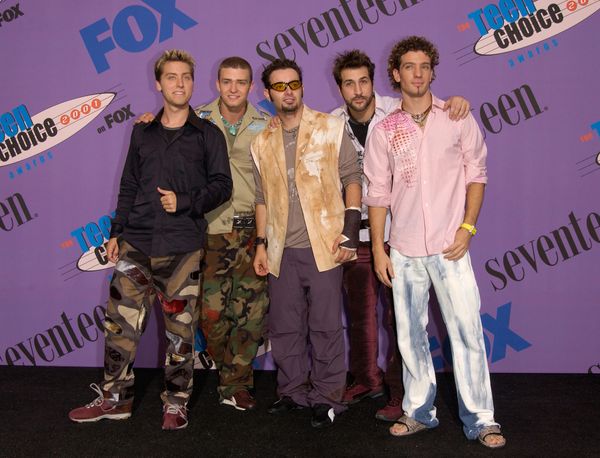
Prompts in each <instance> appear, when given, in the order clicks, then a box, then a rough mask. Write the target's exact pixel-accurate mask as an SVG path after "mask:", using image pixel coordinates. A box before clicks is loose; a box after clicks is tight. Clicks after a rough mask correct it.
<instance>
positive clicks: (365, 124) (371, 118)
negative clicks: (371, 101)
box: [348, 112, 375, 127]
mask: <svg viewBox="0 0 600 458" xmlns="http://www.w3.org/2000/svg"><path fill="white" fill-rule="evenodd" d="M374 117H375V112H373V114H372V115H371V117H370V118H369V119H367V120H366V121H357V120H356V119H354V118H353V117H352V116H350V115H348V121H350V123H351V124H354V125H356V126H363V127H364V126H368V125H369V124H370V123H371V121H372V120H373V118H374Z"/></svg>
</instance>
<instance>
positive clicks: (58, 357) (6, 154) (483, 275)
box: [0, 0, 600, 372]
mask: <svg viewBox="0 0 600 458" xmlns="http://www.w3.org/2000/svg"><path fill="white" fill-rule="evenodd" d="M499 3H501V4H502V5H499ZM510 3H512V2H510V1H508V2H498V1H495V2H491V3H487V2H483V1H466V0H461V1H455V2H441V1H433V0H427V1H425V0H422V1H403V0H318V1H317V0H305V1H303V2H298V1H282V0H278V1H271V0H245V1H242V0H234V1H231V2H228V3H227V4H223V5H222V6H219V2H197V1H193V0H164V1H157V0H144V1H137V0H123V1H104V2H80V1H75V0H56V1H51V2H36V1H31V0H23V1H20V2H18V3H17V2H15V1H14V0H13V1H8V0H1V1H0V39H1V40H2V43H3V44H4V48H5V50H6V53H4V55H3V66H2V77H1V84H2V96H1V102H0V128H1V130H0V141H1V142H2V145H0V244H1V245H0V250H1V254H2V262H1V267H0V269H1V278H2V282H1V285H2V286H1V292H2V296H1V297H2V302H1V305H0V316H1V319H0V323H1V330H2V332H1V333H0V364H4V365H5V364H17V365H23V364H24V365H56V366H100V365H101V364H102V352H103V347H102V343H103V338H102V336H101V333H100V331H99V328H98V326H100V325H101V322H100V321H101V319H102V307H105V304H106V299H107V292H108V291H107V285H108V281H109V277H110V275H111V270H110V269H109V268H108V267H110V266H108V265H106V264H105V262H106V261H105V260H104V257H103V248H102V242H103V241H104V240H103V234H104V233H106V230H107V222H108V218H107V216H106V215H110V213H111V212H112V211H113V209H114V206H115V202H116V192H117V184H118V179H119V176H120V171H121V167H122V164H123V160H124V155H125V152H126V148H127V144H128V141H129V134H130V131H131V125H132V120H133V119H134V118H135V117H136V116H138V115H139V114H141V113H143V112H145V111H155V110H157V109H158V108H159V107H160V105H161V98H160V96H159V94H158V93H157V92H156V90H155V89H154V82H153V75H152V64H153V62H154V60H155V59H156V58H157V56H159V55H160V53H161V52H162V51H163V50H165V49H170V48H183V49H186V50H188V51H190V52H191V53H192V54H193V55H194V56H195V58H196V60H197V69H196V84H195V94H194V96H193V99H192V104H193V105H194V106H196V105H198V104H200V103H203V102H207V101H210V100H212V99H213V98H214V97H215V96H216V95H217V94H216V90H215V87H214V80H215V77H216V66H217V64H218V62H219V60H220V59H222V58H223V57H225V56H229V55H241V56H244V57H246V58H247V59H248V60H249V61H250V62H251V63H252V65H253V66H254V68H255V72H254V77H255V78H257V79H258V80H257V81H256V87H255V88H254V90H253V92H252V94H251V97H250V99H251V101H252V102H253V103H255V104H258V103H261V102H263V97H262V87H261V85H260V81H259V76H260V70H261V68H262V65H263V64H265V63H266V62H267V61H268V59H269V58H272V57H269V56H277V55H280V56H283V55H285V56H287V57H290V58H294V57H295V59H296V60H297V61H298V63H299V64H300V65H301V66H302V68H303V69H304V82H305V101H306V103H307V104H308V105H309V106H311V107H312V108H316V109H319V110H322V111H330V110H331V109H333V108H335V107H336V106H338V105H339V104H340V103H341V98H340V96H339V93H338V91H337V88H336V86H335V83H334V81H333V78H332V77H331V71H330V69H331V62H332V59H333V57H334V56H335V54H336V53H337V52H341V51H344V50H347V49H351V48H360V49H363V50H364V51H366V52H367V53H368V54H369V55H370V56H371V57H372V59H373V60H374V61H375V62H376V65H377V69H376V76H375V87H376V89H377V91H378V92H379V93H381V94H385V95H393V93H392V91H391V89H390V85H389V83H388V80H387V76H386V71H385V69H386V57H387V55H388V53H389V51H390V49H391V46H392V45H393V43H394V42H395V41H397V40H398V39H400V38H402V37H404V36H406V35H411V34H419V35H424V36H427V37H428V38H430V39H431V40H432V41H434V42H435V43H436V44H437V45H438V46H439V50H440V55H441V63H440V65H439V67H438V68H437V79H436V81H435V83H434V85H433V91H434V92H435V93H436V95H438V96H440V97H447V96H449V95H454V94H460V95H463V96H465V97H466V98H467V99H469V100H470V102H471V104H472V107H473V114H474V116H475V117H476V118H477V120H478V121H479V122H480V126H481V127H482V129H483V130H484V132H485V134H486V140H487V144H488V148H489V158H488V170H489V185H488V188H487V193H486V199H485V204H484V209H483V212H482V215H481V218H480V221H479V224H478V234H477V237H476V238H475V240H474V241H473V244H472V250H471V254H472V259H473V263H474V267H475V270H476V275H477V278H478V281H479V285H480V290H481V296H482V310H481V312H482V318H483V323H484V331H485V337H486V343H487V344H488V354H489V360H490V365H491V366H490V367H491V370H492V371H493V372H583V371H586V370H587V368H588V367H589V366H591V365H592V364H596V363H598V361H599V360H600V333H599V332H598V323H599V322H600V308H599V307H598V305H599V303H598V301H599V299H598V297H600V294H599V293H600V286H599V285H600V282H599V281H598V270H599V269H598V259H599V258H598V253H600V204H599V202H598V188H599V187H598V180H599V179H600V172H599V171H600V165H599V160H600V157H599V151H600V147H599V145H600V141H599V133H600V114H599V113H598V110H597V107H596V105H597V103H593V100H597V96H594V94H596V93H597V92H598V90H599V89H600V84H599V83H598V64H597V54H598V53H597V50H595V47H594V43H595V42H597V37H598V34H597V30H598V27H599V26H600V21H599V18H600V15H598V14H594V13H595V12H596V11H597V10H598V9H599V8H600V1H598V0H596V1H593V0H589V1H588V0H579V1H567V2H564V1H561V2H556V3H553V2H550V1H545V0H539V1H536V2H531V1H516V2H515V5H514V6H513V7H512V8H506V7H505V5H506V4H510ZM490 27H491V31H490V32H488V30H487V29H488V28H490ZM475 49H477V51H478V53H476V52H475ZM97 245H99V248H96V246H97ZM431 321H432V322H431V334H430V335H431V348H432V354H433V356H434V358H435V364H436V367H437V368H438V369H441V368H443V367H445V366H447V365H448V358H449V349H448V348H447V343H446V340H445V334H444V332H443V331H442V330H441V329H443V326H440V325H439V324H440V319H439V315H438V314H436V313H435V312H434V313H432V320H431ZM438 328H439V329H440V330H438ZM158 334H159V332H158V330H157V325H156V319H155V317H154V318H153V320H152V322H151V324H150V326H149V328H148V330H147V332H146V334H145V336H144V338H143V341H142V349H141V351H140V352H139V357H138V361H137V364H138V366H156V365H160V364H161V357H160V356H157V355H158V354H159V352H158V351H157V347H158V346H159V342H162V339H159V338H158ZM385 345H387V343H386V342H382V347H385ZM264 358H265V357H264V356H263V357H261V358H259V360H258V365H260V366H261V367H270V364H269V362H268V361H265V359H264Z"/></svg>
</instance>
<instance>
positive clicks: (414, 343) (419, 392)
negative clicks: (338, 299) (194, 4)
mask: <svg viewBox="0 0 600 458" xmlns="http://www.w3.org/2000/svg"><path fill="white" fill-rule="evenodd" d="M390 259H391V262H392V266H393V268H394V275H395V278H394V279H393V280H392V290H393V294H394V311H395V314H396V326H397V332H398V347H399V348H400V353H402V364H403V382H404V389H405V394H404V400H403V402H402V408H403V410H404V412H405V414H406V415H407V416H409V417H411V418H414V419H415V420H417V421H419V422H421V423H423V424H425V425H427V426H428V427H430V428H434V427H436V426H437V425H438V423H439V421H438V419H437V418H436V408H435V406H434V404H433V403H434V400H435V395H436V380H435V371H434V368H433V362H432V360H431V353H430V352H429V339H428V336H427V331H426V329H425V328H426V326H427V322H428V302H429V288H430V286H431V285H432V284H433V287H434V289H435V292H436V295H437V298H438V302H439V304H440V310H441V312H442V317H443V319H444V322H445V324H446V328H447V331H448V337H449V338H450V344H451V347H452V360H453V362H454V381H455V383H456V390H457V395H458V408H459V415H460V419H461V420H462V422H463V425H464V426H463V431H464V433H465V435H466V436H467V438H469V439H476V438H477V435H478V434H479V431H480V430H481V429H482V428H484V427H485V426H490V425H497V423H496V422H495V421H494V403H493V400H492V390H491V386H490V374H489V370H488V365H487V358H486V353H485V344H484V341H483V329H482V326H481V317H480V315H479V308H480V305H481V301H480V298H479V289H478V288H477V283H476V282H475V275H474V274H473V268H472V267H471V258H470V257H469V253H467V254H465V256H463V257H462V258H461V259H460V260H458V261H448V260H446V259H444V255H442V254H438V255H432V256H423V257H407V256H404V255H402V254H400V253H399V252H398V251H397V250H395V249H393V248H392V249H391V252H390Z"/></svg>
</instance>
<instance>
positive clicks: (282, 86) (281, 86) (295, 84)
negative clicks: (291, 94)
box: [269, 80, 302, 92]
mask: <svg viewBox="0 0 600 458" xmlns="http://www.w3.org/2000/svg"><path fill="white" fill-rule="evenodd" d="M288 87H289V88H290V89H291V90H292V91H295V90H296V89H300V88H301V87H302V82H301V81H299V80H294V81H290V82H289V83H284V82H283V81H279V82H277V83H273V84H271V86H269V88H270V89H273V90H274V91H277V92H284V91H285V90H286V89H287V88H288Z"/></svg>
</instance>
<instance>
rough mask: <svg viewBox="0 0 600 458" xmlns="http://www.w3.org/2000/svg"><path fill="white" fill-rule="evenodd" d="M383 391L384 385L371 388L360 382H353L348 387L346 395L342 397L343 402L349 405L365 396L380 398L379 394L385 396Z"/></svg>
mask: <svg viewBox="0 0 600 458" xmlns="http://www.w3.org/2000/svg"><path fill="white" fill-rule="evenodd" d="M383 391H384V389H383V385H379V386H376V387H375V388H369V387H368V386H365V385H361V384H360V383H353V384H352V385H350V386H349V387H348V388H346V391H345V393H344V396H343V397H342V402H343V403H344V404H348V405H352V404H356V403H357V402H360V401H362V400H363V399H365V398H378V397H379V396H383Z"/></svg>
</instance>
